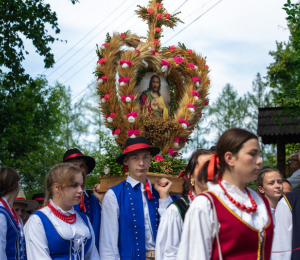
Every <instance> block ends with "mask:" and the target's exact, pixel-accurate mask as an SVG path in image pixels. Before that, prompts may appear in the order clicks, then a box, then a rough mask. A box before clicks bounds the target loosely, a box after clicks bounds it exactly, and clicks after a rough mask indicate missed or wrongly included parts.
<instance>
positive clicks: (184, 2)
mask: <svg viewBox="0 0 300 260" xmlns="http://www.w3.org/2000/svg"><path fill="white" fill-rule="evenodd" d="M187 1H188V0H185V1H184V2H183V3H182V4H181V5H180V6H179V7H178V8H177V9H176V10H175V11H174V12H173V13H172V14H175V13H176V12H177V11H178V10H179V9H180V8H181V7H182V6H183V5H184V4H185V3H186V2H187Z"/></svg>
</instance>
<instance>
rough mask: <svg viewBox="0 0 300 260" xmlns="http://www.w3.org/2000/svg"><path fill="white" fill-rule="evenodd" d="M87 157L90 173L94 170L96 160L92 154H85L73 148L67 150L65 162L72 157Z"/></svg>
mask: <svg viewBox="0 0 300 260" xmlns="http://www.w3.org/2000/svg"><path fill="white" fill-rule="evenodd" d="M75 158H76V159H81V158H82V159H85V161H86V165H87V167H88V174H89V173H90V172H91V171H92V170H94V168H95V165H96V162H95V160H94V158H92V157H90V156H85V155H84V154H83V153H82V152H81V151H80V150H79V149H77V148H73V149H70V150H68V151H66V152H65V154H64V159H63V162H68V161H70V160H71V159H75Z"/></svg>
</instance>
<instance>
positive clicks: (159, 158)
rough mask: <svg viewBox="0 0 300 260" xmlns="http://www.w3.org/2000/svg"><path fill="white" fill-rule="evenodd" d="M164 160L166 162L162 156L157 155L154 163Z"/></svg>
mask: <svg viewBox="0 0 300 260" xmlns="http://www.w3.org/2000/svg"><path fill="white" fill-rule="evenodd" d="M163 160H164V157H163V156H162V155H161V154H157V155H155V157H154V161H156V162H158V161H161V162H162V161H163Z"/></svg>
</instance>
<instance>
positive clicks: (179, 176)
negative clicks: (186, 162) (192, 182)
mask: <svg viewBox="0 0 300 260" xmlns="http://www.w3.org/2000/svg"><path fill="white" fill-rule="evenodd" d="M179 178H182V179H183V180H184V181H186V176H185V172H184V171H181V172H180V173H179V175H178V177H177V179H179Z"/></svg>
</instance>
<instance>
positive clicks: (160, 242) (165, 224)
mask: <svg viewBox="0 0 300 260" xmlns="http://www.w3.org/2000/svg"><path fill="white" fill-rule="evenodd" d="M182 226H183V221H182V218H181V215H180V213H179V210H178V208H177V207H176V206H175V205H173V204H172V205H170V206H169V207H168V208H167V209H166V210H165V212H164V214H163V216H162V217H161V219H160V224H159V228H158V233H157V237H156V245H155V259H158V260H171V259H172V260H176V256H177V250H178V247H179V243H180V238H181V231H182Z"/></svg>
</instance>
